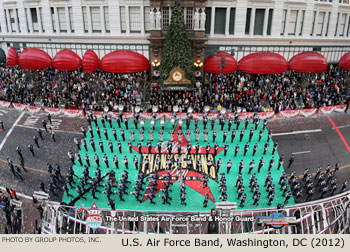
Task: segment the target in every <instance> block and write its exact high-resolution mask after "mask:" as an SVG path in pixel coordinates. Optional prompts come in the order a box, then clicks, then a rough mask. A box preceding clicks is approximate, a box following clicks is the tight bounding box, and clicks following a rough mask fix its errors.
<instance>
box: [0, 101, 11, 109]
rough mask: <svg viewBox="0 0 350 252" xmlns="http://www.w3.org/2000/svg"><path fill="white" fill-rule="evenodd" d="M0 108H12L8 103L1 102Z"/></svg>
mask: <svg viewBox="0 0 350 252" xmlns="http://www.w3.org/2000/svg"><path fill="white" fill-rule="evenodd" d="M0 107H1V108H8V107H10V103H9V102H7V101H0Z"/></svg>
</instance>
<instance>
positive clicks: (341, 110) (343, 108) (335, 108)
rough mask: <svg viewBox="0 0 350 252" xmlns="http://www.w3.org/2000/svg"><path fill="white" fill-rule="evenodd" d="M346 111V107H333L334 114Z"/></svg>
mask: <svg viewBox="0 0 350 252" xmlns="http://www.w3.org/2000/svg"><path fill="white" fill-rule="evenodd" d="M345 109H346V105H337V106H335V107H334V111H335V112H344V111H345Z"/></svg>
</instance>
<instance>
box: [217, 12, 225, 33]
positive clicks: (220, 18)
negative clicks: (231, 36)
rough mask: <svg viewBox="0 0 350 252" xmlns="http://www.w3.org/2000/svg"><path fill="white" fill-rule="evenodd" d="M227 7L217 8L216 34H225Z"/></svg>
mask: <svg viewBox="0 0 350 252" xmlns="http://www.w3.org/2000/svg"><path fill="white" fill-rule="evenodd" d="M225 23H226V8H215V26H214V33H215V34H225Z"/></svg>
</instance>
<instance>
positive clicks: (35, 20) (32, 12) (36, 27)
mask: <svg viewBox="0 0 350 252" xmlns="http://www.w3.org/2000/svg"><path fill="white" fill-rule="evenodd" d="M29 14H30V15H31V17H32V23H33V28H34V32H39V23H38V15H37V12H36V8H30V13H29Z"/></svg>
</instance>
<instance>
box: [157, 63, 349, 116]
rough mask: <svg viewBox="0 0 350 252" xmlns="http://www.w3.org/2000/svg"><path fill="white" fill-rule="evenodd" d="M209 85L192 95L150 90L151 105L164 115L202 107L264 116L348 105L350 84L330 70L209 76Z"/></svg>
mask: <svg viewBox="0 0 350 252" xmlns="http://www.w3.org/2000/svg"><path fill="white" fill-rule="evenodd" d="M207 80H208V82H209V83H208V85H206V86H202V87H198V86H197V87H196V88H195V90H194V91H193V92H191V91H186V92H180V93H177V94H175V93H174V92H171V91H161V90H159V88H158V87H155V88H153V89H152V95H151V103H152V104H154V105H158V106H159V107H160V108H161V110H163V111H171V106H174V105H178V106H179V109H180V111H181V110H185V109H186V108H187V107H189V106H193V107H195V108H196V109H197V110H199V112H200V111H202V110H203V107H204V104H205V105H211V106H213V107H214V108H216V107H217V106H218V105H221V106H222V107H225V108H227V109H229V110H231V111H232V110H235V111H237V110H238V111H239V110H241V111H246V112H264V111H275V112H276V113H278V112H279V111H281V110H291V109H304V108H305V109H307V108H319V107H322V106H334V105H340V104H349V100H350V89H349V87H350V82H349V80H350V79H349V76H348V72H346V71H343V70H342V69H339V68H337V67H332V66H331V67H330V68H329V69H328V71H327V72H324V73H319V74H309V73H297V72H293V71H288V72H286V73H283V74H275V75H251V74H245V73H240V72H236V73H232V74H227V75H220V74H219V75H218V74H208V75H207Z"/></svg>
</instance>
